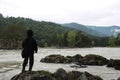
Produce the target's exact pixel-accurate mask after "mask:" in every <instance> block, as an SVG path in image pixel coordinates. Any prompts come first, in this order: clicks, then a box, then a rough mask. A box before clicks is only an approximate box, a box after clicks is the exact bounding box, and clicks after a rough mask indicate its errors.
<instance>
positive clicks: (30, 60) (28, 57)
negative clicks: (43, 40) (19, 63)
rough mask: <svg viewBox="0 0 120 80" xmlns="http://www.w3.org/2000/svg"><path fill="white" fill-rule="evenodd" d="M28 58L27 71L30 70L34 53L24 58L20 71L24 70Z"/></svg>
mask: <svg viewBox="0 0 120 80" xmlns="http://www.w3.org/2000/svg"><path fill="white" fill-rule="evenodd" d="M28 60H29V71H31V70H32V67H33V64H34V54H32V55H30V56H27V57H25V58H24V62H23V69H22V71H25V67H26V65H27V64H28Z"/></svg>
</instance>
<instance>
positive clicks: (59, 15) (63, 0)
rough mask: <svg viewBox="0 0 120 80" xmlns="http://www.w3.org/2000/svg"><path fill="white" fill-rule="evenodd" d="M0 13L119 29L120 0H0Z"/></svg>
mask: <svg viewBox="0 0 120 80" xmlns="http://www.w3.org/2000/svg"><path fill="white" fill-rule="evenodd" d="M0 13H2V14H3V16H5V17H6V16H14V17H19V16H20V17H25V18H32V19H34V20H39V21H51V22H56V23H70V22H77V23H80V24H84V25H96V26H101V25H102V26H110V25H118V26H120V0H0Z"/></svg>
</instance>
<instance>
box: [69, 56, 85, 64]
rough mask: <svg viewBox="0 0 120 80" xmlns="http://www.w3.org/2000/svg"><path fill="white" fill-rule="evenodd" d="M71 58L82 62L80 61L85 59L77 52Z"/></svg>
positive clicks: (73, 60)
mask: <svg viewBox="0 0 120 80" xmlns="http://www.w3.org/2000/svg"><path fill="white" fill-rule="evenodd" d="M71 59H72V62H78V63H80V62H82V61H83V57H82V56H81V55H80V54H76V55H75V56H73V57H72V58H71Z"/></svg>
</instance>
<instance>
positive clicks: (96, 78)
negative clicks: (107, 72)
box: [84, 72, 103, 80]
mask: <svg viewBox="0 0 120 80" xmlns="http://www.w3.org/2000/svg"><path fill="white" fill-rule="evenodd" d="M84 74H85V75H86V77H87V79H88V80H103V79H102V78H101V77H99V76H95V75H92V74H90V73H88V72H85V73H84Z"/></svg>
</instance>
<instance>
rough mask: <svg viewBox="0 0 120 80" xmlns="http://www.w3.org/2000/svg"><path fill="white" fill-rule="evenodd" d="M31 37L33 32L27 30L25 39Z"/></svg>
mask: <svg viewBox="0 0 120 80" xmlns="http://www.w3.org/2000/svg"><path fill="white" fill-rule="evenodd" d="M32 36H33V31H32V30H30V29H29V30H27V37H32Z"/></svg>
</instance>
